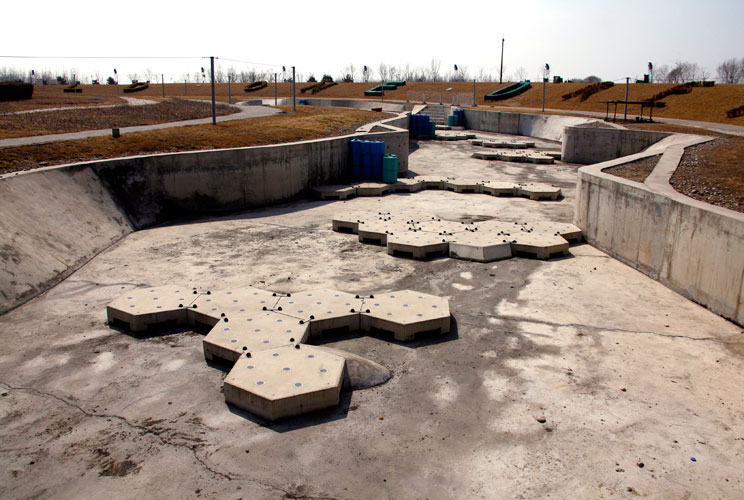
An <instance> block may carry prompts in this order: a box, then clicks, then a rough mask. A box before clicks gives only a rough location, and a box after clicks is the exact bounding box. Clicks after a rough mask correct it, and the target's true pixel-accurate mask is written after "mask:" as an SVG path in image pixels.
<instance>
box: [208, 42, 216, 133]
mask: <svg viewBox="0 0 744 500" xmlns="http://www.w3.org/2000/svg"><path fill="white" fill-rule="evenodd" d="M209 66H210V70H211V73H212V125H217V109H216V106H215V103H214V56H211V57H210V58H209Z"/></svg>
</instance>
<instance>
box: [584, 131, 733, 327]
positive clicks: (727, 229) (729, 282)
mask: <svg viewBox="0 0 744 500" xmlns="http://www.w3.org/2000/svg"><path fill="white" fill-rule="evenodd" d="M705 140H706V139H705V138H702V137H700V136H685V135H677V136H673V137H669V138H667V139H665V140H663V141H662V142H660V143H658V144H657V145H655V146H653V147H652V148H649V150H648V151H646V152H644V153H642V154H639V155H635V156H632V157H630V158H624V159H620V160H616V161H614V162H605V163H600V164H598V165H592V166H589V167H584V168H582V169H581V170H580V171H579V183H578V191H579V196H578V198H577V205H576V225H578V226H579V227H580V228H582V230H583V231H584V234H585V237H586V238H587V240H588V241H589V242H591V243H592V244H593V245H596V246H597V247H599V248H601V249H603V250H605V251H606V252H608V253H609V254H610V255H612V256H613V257H616V258H618V259H620V260H622V261H623V262H626V263H627V264H629V265H631V266H633V267H635V268H636V269H638V270H640V271H642V272H644V273H646V274H648V275H649V276H651V277H652V278H654V279H657V280H659V281H661V282H662V283H664V284H665V285H667V286H669V287H670V288H672V289H673V290H676V291H677V292H679V293H681V294H683V295H684V296H686V297H689V298H691V299H692V300H694V301H696V302H699V303H701V304H703V305H705V306H706V307H709V308H710V309H711V310H713V311H715V312H717V313H719V314H721V315H723V316H725V317H727V318H729V319H731V320H733V321H736V322H737V323H739V324H740V325H741V324H744V305H743V304H744V216H743V215H742V214H740V213H738V212H734V211H732V210H727V209H724V208H719V207H716V206H713V205H709V204H707V203H702V202H699V201H697V200H693V199H691V198H688V197H686V196H684V195H682V194H680V193H677V192H676V191H674V189H673V188H672V187H671V186H669V183H668V182H669V176H670V175H671V172H673V168H672V166H671V164H674V165H676V164H677V163H678V162H679V160H680V158H681V157H682V154H683V152H684V147H685V146H689V145H691V144H695V143H697V142H700V141H705ZM660 152H663V154H664V156H662V161H660V162H659V172H657V171H656V169H655V170H654V172H653V173H652V175H651V176H649V179H647V183H645V184H641V183H638V182H633V181H628V180H625V179H622V178H620V177H616V176H613V175H611V174H606V173H603V172H602V170H603V169H605V168H607V167H610V166H613V165H615V164H619V163H624V162H627V161H631V160H634V159H637V158H642V157H644V156H653V155H656V154H659V153H660Z"/></svg>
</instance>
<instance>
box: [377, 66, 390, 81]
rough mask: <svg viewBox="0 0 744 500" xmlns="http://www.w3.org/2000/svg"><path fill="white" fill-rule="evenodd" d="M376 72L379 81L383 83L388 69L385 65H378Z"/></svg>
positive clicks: (386, 78)
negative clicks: (378, 74) (378, 75)
mask: <svg viewBox="0 0 744 500" xmlns="http://www.w3.org/2000/svg"><path fill="white" fill-rule="evenodd" d="M377 71H378V72H379V73H380V81H381V82H385V81H387V80H388V67H387V64H385V63H382V62H381V63H380V64H379V66H377Z"/></svg>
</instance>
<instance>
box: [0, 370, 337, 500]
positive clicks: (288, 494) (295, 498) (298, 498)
mask: <svg viewBox="0 0 744 500" xmlns="http://www.w3.org/2000/svg"><path fill="white" fill-rule="evenodd" d="M0 385H3V386H5V387H6V388H7V389H10V390H15V391H25V392H28V393H32V394H35V395H37V396H40V397H46V398H51V399H54V400H56V401H59V402H60V403H62V404H63V405H65V406H67V407H70V408H73V409H75V410H77V411H78V412H80V413H81V414H83V415H85V416H86V417H97V418H107V419H116V420H118V421H120V422H122V423H124V424H125V425H127V426H128V427H130V428H132V429H136V430H137V431H139V432H141V433H142V434H149V435H151V436H154V437H156V438H158V439H159V440H160V442H161V443H162V444H163V445H166V446H172V447H174V448H185V449H187V450H189V451H191V453H192V455H193V456H194V459H195V460H196V461H197V462H198V463H199V464H200V465H201V466H202V467H204V469H206V470H207V471H209V472H211V473H212V474H213V475H214V476H217V477H220V478H223V479H227V480H228V481H232V480H233V479H237V478H240V479H241V480H244V481H248V482H252V483H255V484H258V485H260V486H263V487H264V488H267V489H271V490H274V491H277V492H281V493H283V496H284V498H286V499H288V500H339V499H338V498H337V497H327V496H320V497H316V496H308V495H305V494H302V493H299V492H297V491H292V490H286V489H284V488H280V487H278V486H274V485H272V484H269V483H265V482H263V481H260V480H258V479H252V478H246V477H243V476H241V475H240V474H233V473H227V472H222V471H219V470H216V469H215V468H213V467H211V466H210V465H209V464H208V463H207V462H206V460H205V459H202V458H201V457H200V456H199V455H197V453H196V450H197V446H199V445H197V444H192V445H189V444H185V443H176V442H173V441H170V440H169V439H167V438H166V437H164V436H162V435H161V434H163V431H158V430H156V429H151V428H149V427H147V426H144V425H139V424H135V423H133V422H130V421H129V420H128V419H127V418H125V417H122V416H120V415H114V414H111V413H93V412H90V411H88V410H86V409H85V408H83V407H82V406H80V405H78V404H75V403H73V402H71V401H68V400H67V399H65V398H63V397H60V396H57V395H56V394H53V393H51V392H45V391H40V390H38V389H34V388H33V387H24V386H15V385H13V384H10V383H8V382H3V381H0ZM233 476H235V477H233Z"/></svg>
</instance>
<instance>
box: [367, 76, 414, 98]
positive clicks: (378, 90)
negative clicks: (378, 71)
mask: <svg viewBox="0 0 744 500" xmlns="http://www.w3.org/2000/svg"><path fill="white" fill-rule="evenodd" d="M405 84H406V82H405V81H403V80H393V81H389V82H385V83H383V84H381V85H378V86H376V87H372V88H371V89H369V90H365V91H364V95H365V96H366V97H374V96H381V95H382V93H383V92H384V91H385V90H395V89H397V88H398V87H402V86H403V85H405Z"/></svg>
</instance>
